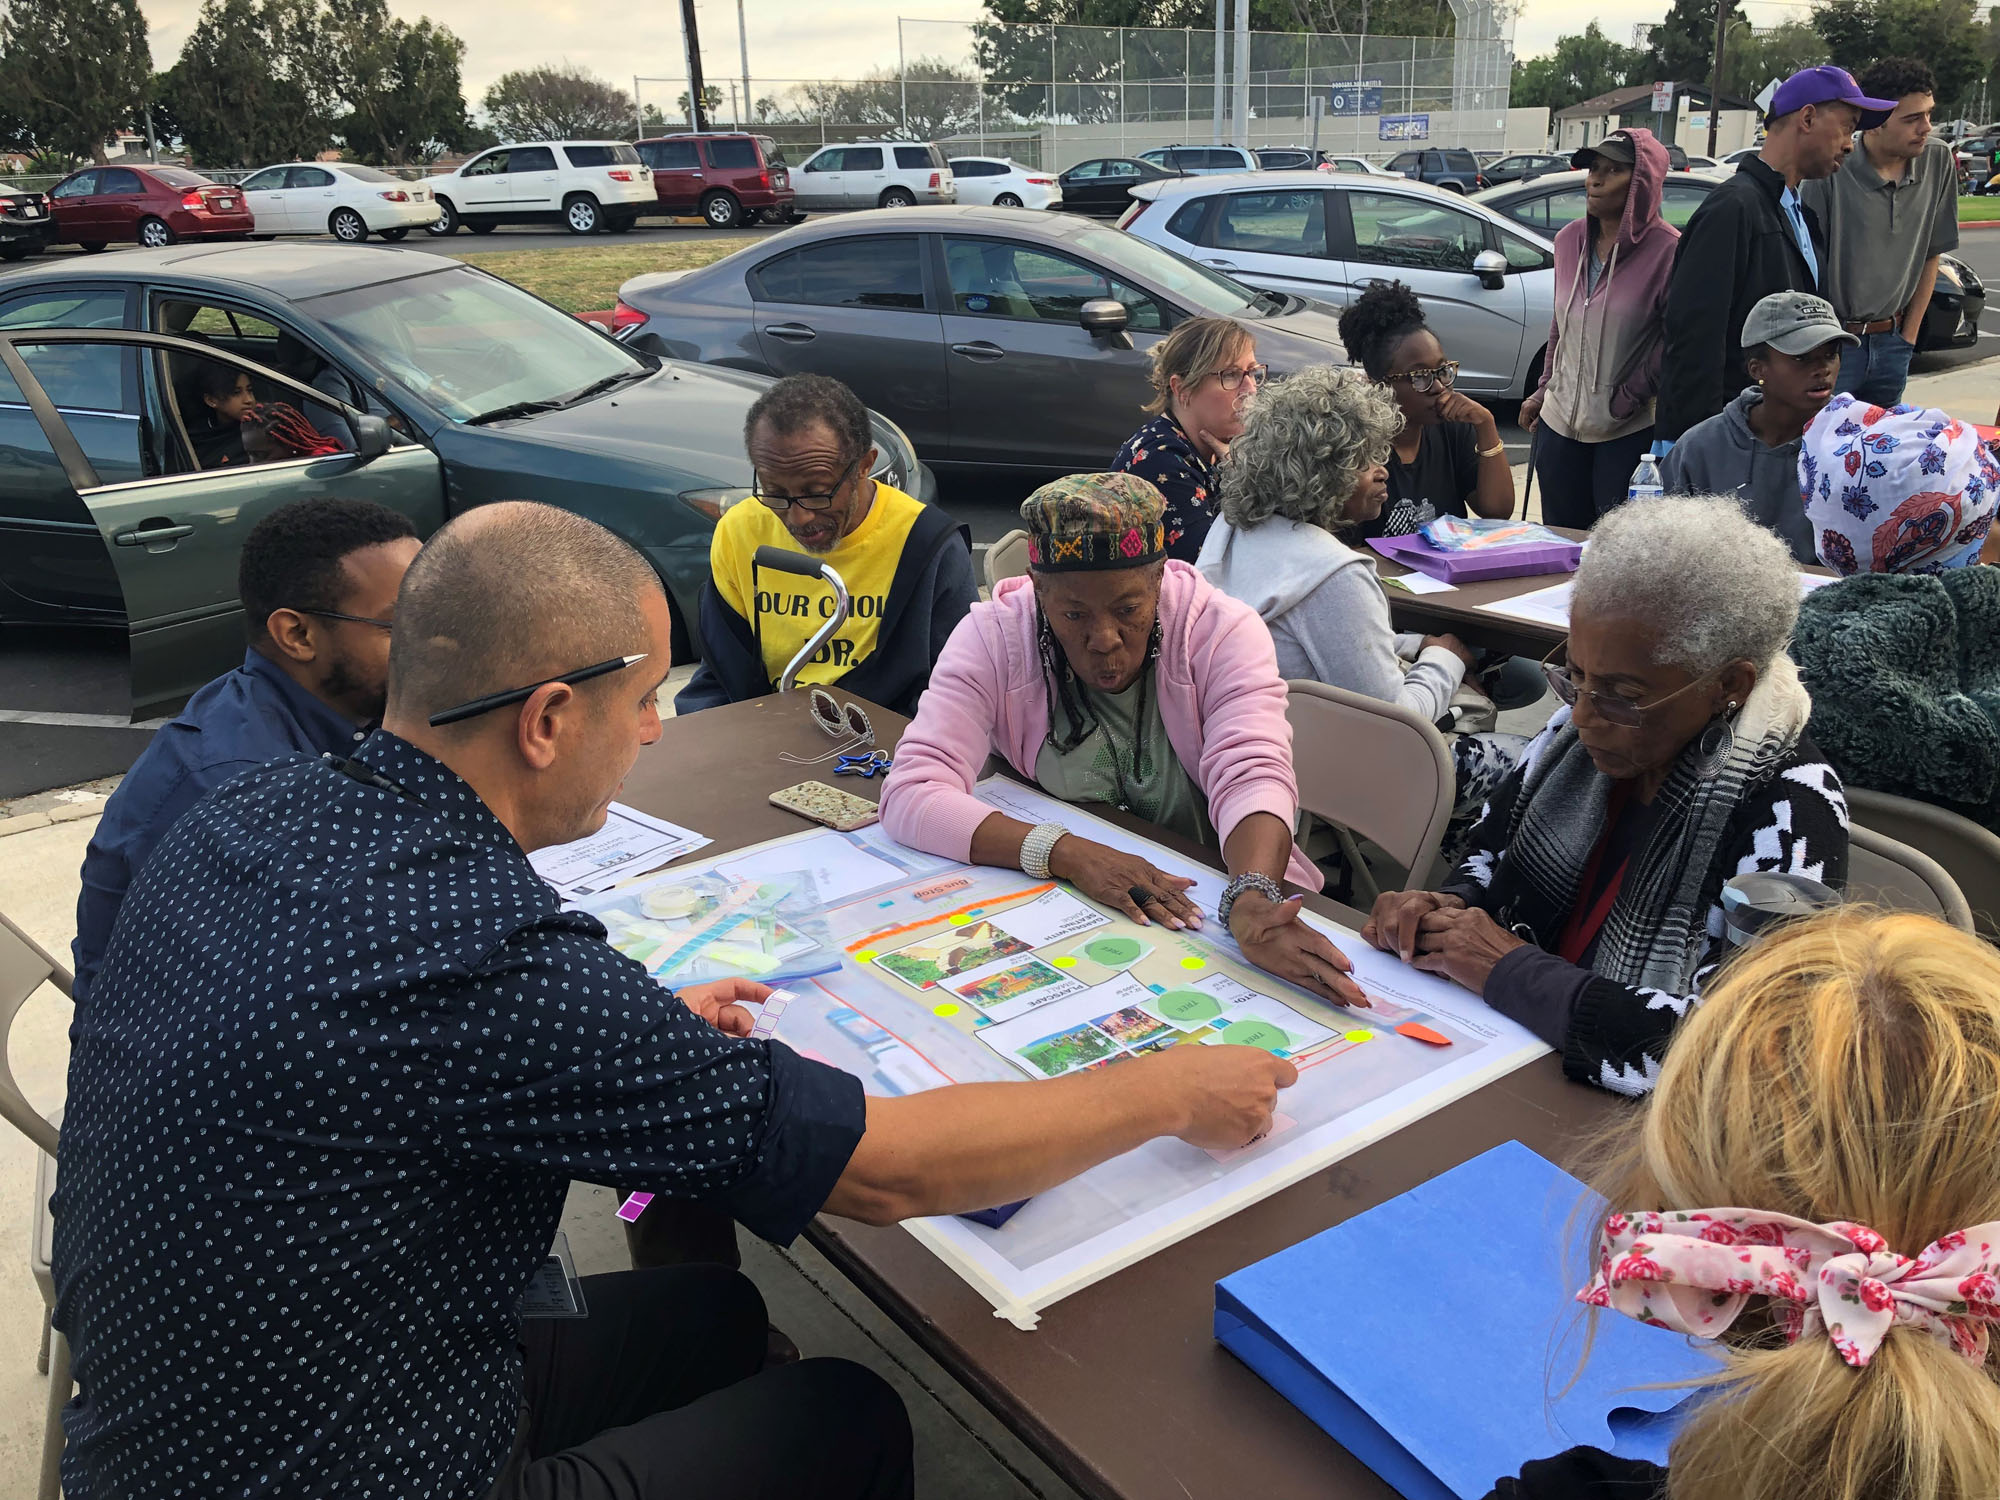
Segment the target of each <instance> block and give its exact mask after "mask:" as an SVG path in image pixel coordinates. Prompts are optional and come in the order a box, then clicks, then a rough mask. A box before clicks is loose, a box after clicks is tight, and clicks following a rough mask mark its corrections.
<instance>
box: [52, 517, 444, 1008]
mask: <svg viewBox="0 0 2000 1500" xmlns="http://www.w3.org/2000/svg"><path fill="white" fill-rule="evenodd" d="M416 555H417V533H416V529H415V528H414V527H412V526H411V525H410V522H409V520H408V518H407V517H404V516H401V515H398V514H397V513H396V512H395V511H393V510H389V509H387V508H386V507H384V506H380V505H377V504H375V503H374V502H373V501H370V500H334V499H317V500H298V501H294V502H293V503H292V504H290V505H286V506H283V507H281V508H279V509H278V510H275V511H272V512H271V514H269V515H268V516H266V517H264V519H263V520H261V521H259V522H258V523H257V524H256V525H255V526H253V527H252V528H251V529H250V534H249V536H247V537H245V538H244V539H243V555H242V558H241V560H240V562H239V563H238V566H237V580H236V587H237V596H238V597H239V598H241V599H242V601H243V615H244V621H245V626H246V628H247V631H248V633H249V637H250V649H249V650H248V651H246V652H245V653H244V655H243V665H242V666H240V667H238V668H237V669H236V670H235V671H233V672H228V673H225V674H224V675H223V676H221V677H218V678H216V679H215V681H213V682H211V683H209V684H208V685H207V686H206V687H204V688H203V689H202V690H201V691H200V692H198V693H196V694H195V695H194V697H192V698H190V699H189V700H188V704H187V707H186V708H184V709H182V710H181V713H180V716H179V717H178V718H176V719H174V720H173V721H172V722H171V723H168V724H166V725H165V726H163V727H162V728H161V730H160V732H159V733H158V734H157V735H155V736H154V737H153V742H152V743H151V744H150V745H148V746H147V747H146V749H145V750H144V752H143V753H142V754H141V755H140V756H139V758H138V759H137V760H136V761H134V762H133V763H132V769H131V770H129V771H127V772H126V773H125V779H124V780H123V781H122V782H120V783H119V786H118V790H117V791H115V792H113V793H112V794H111V800H110V801H109V802H107V803H106V804H105V807H104V815H103V817H102V818H100V819H99V820H98V824H97V832H96V833H95V834H94V835H92V837H91V840H90V849H89V851H88V852H87V853H86V854H85V855H84V857H83V892H82V894H81V895H80V896H78V897H77V903H76V942H75V944H74V945H73V947H72V948H71V954H72V957H73V959H74V966H75V969H76V1001H77V1004H79V1005H82V1004H83V1003H84V1002H85V1001H86V1000H87V999H88V998H89V994H90V987H91V985H92V984H93V983H94V982H95V981H96V978H97V969H98V965H100V964H101V963H103V962H104V951H105V949H106V948H107V947H108V946H109V945H110V942H111V931H112V928H113V927H115V926H116V925H117V922H118V908H119V906H120V905H121V904H122V903H123V902H124V900H125V892H126V890H127V889H128V888H130V886H131V884H132V880H133V877H135V876H136V875H137V874H138V873H139V871H140V869H141V868H143V867H144V865H145V863H146V860H147V857H148V856H149V855H151V853H152V852H153V846H154V845H155V844H156V843H158V842H159V840H160V838H161V836H162V835H163V834H165V833H166V831H167V830H168V829H169V828H171V827H173V826H174V824H175V823H176V822H178V821H179V819H180V817H181V814H183V813H185V812H186V811H187V810H188V809H189V808H190V807H193V806H194V805H195V803H197V802H199V801H200V800H201V799H202V798H203V797H205V796H207V795H208V793H209V792H211V791H213V790H214V789H215V788H216V787H219V786H221V785H222V783H223V782H225V781H227V780H229V778H230V777H232V776H236V775H240V774H241V773H242V772H244V771H247V770H249V769H250V768H251V767H253V766H261V765H263V764H264V763H265V762H266V761H269V760H275V759H276V758H277V757H279V756H280V755H290V754H293V753H295V752H297V751H301V750H303V751H306V752H308V753H310V754H315V755H316V754H318V753H319V752H320V751H322V750H333V751H337V752H339V753H340V754H343V755H345V754H347V753H348V752H349V751H351V750H352V749H353V748H354V746H355V745H356V744H357V743H358V742H359V741H360V740H361V738H362V732H361V729H360V726H362V725H365V724H372V723H374V722H375V721H376V720H378V719H380V718H381V717H382V704H383V700H384V697H385V695H386V693H387V691H388V681H389V616H390V614H391V612H392V611H393V610H394V608H395V604H396V590H397V588H398V587H399V586H400V585H401V584H402V581H403V573H404V570H405V569H407V568H408V567H409V566H410V559H411V558H413V557H415V556H416Z"/></svg>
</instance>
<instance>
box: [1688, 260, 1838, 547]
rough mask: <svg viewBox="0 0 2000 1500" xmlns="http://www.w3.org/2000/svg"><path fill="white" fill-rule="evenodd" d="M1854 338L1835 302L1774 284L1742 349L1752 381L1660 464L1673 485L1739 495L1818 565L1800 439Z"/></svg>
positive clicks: (1829, 395) (1746, 323) (1748, 322)
mask: <svg viewBox="0 0 2000 1500" xmlns="http://www.w3.org/2000/svg"><path fill="white" fill-rule="evenodd" d="M1856 342H1857V340H1856V339H1855V337H1854V335H1853V334H1851V333H1849V332H1848V331H1847V330H1846V329H1844V328H1842V327H1841V326H1840V319H1839V318H1838V317H1836V316H1835V315H1834V311H1833V304H1832V303H1831V302H1828V301H1827V300H1826V299H1825V298H1824V297H1815V296H1814V295H1813V294H1812V293H1810V292H1776V293H1773V294H1772V295H1771V296H1769V297H1766V298H1764V300H1763V301H1761V302H1759V303H1758V304H1757V305H1756V306H1755V307H1753V308H1751V309H1750V316H1749V317H1747V318H1745V319H1744V320H1743V353H1744V356H1745V358H1746V359H1747V361H1748V363H1749V369H1750V379H1751V380H1752V381H1753V382H1754V383H1753V384H1752V385H1751V386H1749V387H1748V388H1747V389H1746V390H1745V391H1744V392H1743V393H1742V394H1741V395H1740V396H1738V397H1737V398H1736V399H1735V400H1734V401H1732V402H1730V403H1729V405H1728V406H1726V407H1724V408H1723V409H1722V410H1721V411H1720V412H1718V413H1717V414H1716V415H1714V416H1712V417H1710V418H1709V419H1708V420H1707V421H1705V422H1698V423H1696V424H1695V425H1694V426H1693V427H1691V428H1689V429H1688V431H1687V432H1685V433H1683V434H1682V435H1681V440H1680V441H1679V442H1678V443H1675V444H1674V447H1673V451H1672V452H1671V453H1669V454H1668V455H1667V457H1666V460H1665V462H1664V463H1662V464H1661V466H1660V478H1661V480H1662V482H1663V484H1664V486H1665V489H1666V492H1667V493H1668V494H1670V495H1734V496H1735V497H1736V498H1737V499H1738V500H1739V501H1740V502H1742V505H1743V509H1744V510H1745V511H1746V512H1748V513H1749V515H1750V517H1751V519H1752V520H1754V521H1756V522H1757V523H1758V524H1759V525H1762V526H1767V527H1769V528H1770V529H1771V530H1772V531H1775V532H1777V534H1778V535H1779V536H1781V537H1783V538H1784V539H1785V542H1786V544H1787V545H1788V546H1790V547H1791V549H1792V556H1793V557H1794V558H1795V559H1797V561H1798V562H1799V563H1800V564H1802V565H1804V566H1807V567H1811V566H1813V565H1814V564H1816V563H1817V562H1818V561H1819V558H1818V556H1817V554H1815V552H1814V551H1813V532H1812V527H1811V526H1810V525H1809V524H1808V523H1807V521H1806V513H1805V506H1804V504H1803V503H1802V502H1801V500H1800V498H1799V439H1800V438H1801V437H1802V436H1803V435H1804V433H1805V430H1806V424H1807V423H1809V422H1810V421H1812V419H1813V418H1814V417H1816V416H1818V415H1819V412H1820V408H1822V407H1824V406H1825V405H1826V403H1827V402H1828V401H1830V400H1832V399H1833V388H1834V383H1835V381H1836V380H1837V379H1838V378H1839V375H1840V355H1841V351H1842V350H1843V349H1846V348H1848V347H1850V346H1852V345H1853V344H1855V343H1856Z"/></svg>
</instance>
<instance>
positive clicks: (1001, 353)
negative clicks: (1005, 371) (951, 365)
mask: <svg viewBox="0 0 2000 1500" xmlns="http://www.w3.org/2000/svg"><path fill="white" fill-rule="evenodd" d="M951 352H952V353H953V354H963V355H964V356H965V357H966V358H967V359H985V360H993V359H1004V358H1006V356H1007V351H1006V350H1005V349H1002V348H1001V347H1000V346H999V345H998V344H989V343H988V342H987V341H986V340H985V339H980V340H978V341H976V342H974V343H970V344H953V345H952V346H951Z"/></svg>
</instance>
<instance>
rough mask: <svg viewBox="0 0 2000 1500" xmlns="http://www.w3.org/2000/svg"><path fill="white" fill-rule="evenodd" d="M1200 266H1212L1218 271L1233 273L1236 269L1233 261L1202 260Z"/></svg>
mask: <svg viewBox="0 0 2000 1500" xmlns="http://www.w3.org/2000/svg"><path fill="white" fill-rule="evenodd" d="M1202 264H1203V265H1205V266H1214V267H1215V268H1216V270H1218V271H1233V270H1235V269H1236V262H1235V261H1233V260H1204V261H1203V262H1202Z"/></svg>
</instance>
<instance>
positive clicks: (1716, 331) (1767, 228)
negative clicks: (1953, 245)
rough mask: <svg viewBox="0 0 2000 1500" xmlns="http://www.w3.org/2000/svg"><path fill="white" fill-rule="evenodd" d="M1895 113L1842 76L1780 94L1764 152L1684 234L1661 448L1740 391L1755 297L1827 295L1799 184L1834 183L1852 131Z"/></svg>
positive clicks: (1808, 71)
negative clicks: (1746, 330)
mask: <svg viewBox="0 0 2000 1500" xmlns="http://www.w3.org/2000/svg"><path fill="white" fill-rule="evenodd" d="M1895 107H1896V101H1895V100H1893V99H1872V98H1870V97H1869V96H1868V95H1866V94H1864V93H1862V92H1861V86H1860V85H1859V84H1857V83H1856V82H1855V81H1854V77H1853V75H1852V74H1850V73H1848V72H1847V71H1846V70H1844V69H1841V68H1834V67H1820V68H1804V69H1801V70H1800V71H1799V72H1797V73H1794V74H1793V75H1792V76H1791V77H1790V78H1787V79H1786V80H1785V81H1784V82H1783V83H1781V84H1780V85H1778V90H1777V92H1776V93H1775V94H1773V95H1772V96H1771V109H1770V114H1769V115H1768V117H1767V123H1766V127H1765V129H1766V135H1765V137H1764V144H1763V146H1762V148H1761V149H1760V150H1759V152H1758V154H1757V155H1756V156H1753V157H1751V158H1750V159H1749V160H1748V161H1746V162H1744V163H1743V165H1742V166H1740V167H1738V168H1737V170H1736V175H1735V176H1733V177H1731V178H1730V179H1729V180H1728V181H1727V182H1725V183H1723V184H1722V186H1720V187H1718V188H1717V189H1716V190H1715V191H1714V192H1712V193H1710V194H1709V195H1708V197H1707V199H1705V200H1704V201H1703V203H1702V205H1701V207H1700V208H1698V209H1696V210H1695V211H1694V217H1693V218H1691V219H1689V220H1688V222H1687V227H1686V228H1685V229H1683V230H1682V231H1681V248H1680V253H1679V254H1678V255H1677V256H1675V258H1674V277H1673V283H1672V285H1671V286H1670V287H1669V288H1668V291H1667V348H1666V357H1665V359H1664V361H1663V363H1662V367H1661V372H1660V406H1659V418H1658V423H1657V425H1658V429H1659V431H1658V434H1657V436H1658V438H1660V439H1662V440H1664V441H1668V442H1671V441H1673V440H1674V439H1676V438H1678V437H1680V435H1681V434H1682V433H1684V432H1686V431H1687V430H1688V429H1689V428H1691V427H1693V426H1694V425H1695V424H1696V423H1698V422H1701V421H1704V420H1705V419H1707V418H1709V417H1712V416H1714V415H1715V414H1716V413H1718V412H1720V411H1721V410H1722V408H1723V406H1724V405H1725V403H1727V402H1728V400H1729V394H1730V392H1731V391H1736V390H1741V389H1742V388H1743V383H1744V377H1745V374H1746V373H1747V372H1746V371H1745V369H1744V364H1743V357H1742V355H1741V354H1739V353H1738V352H1737V351H1738V348H1739V346H1740V345H1742V344H1744V343H1745V342H1747V341H1746V340H1745V339H1744V337H1743V333H1742V330H1743V324H1744V320H1745V319H1746V318H1748V316H1749V314H1750V309H1751V308H1752V307H1753V306H1754V305H1755V304H1756V303H1757V302H1758V301H1759V300H1760V299H1761V298H1764V297H1768V296H1770V295H1771V293H1773V292H1815V293H1817V292H1820V291H1821V290H1822V289H1823V288H1822V282H1821V278H1822V275H1823V272H1824V267H1825V265H1826V260H1827V245H1826V234H1825V232H1824V230H1823V228H1822V226H1821V224H1820V221H1819V217H1818V215H1817V214H1815V213H1814V212H1813V210H1812V209H1811V208H1810V207H1808V206H1807V205H1805V204H1802V203H1801V202H1800V201H1799V184H1800V183H1803V182H1810V181H1813V180H1816V179H1818V178H1821V177H1830V176H1832V175H1833V173H1834V171H1835V170H1836V169H1837V168H1838V167H1839V166H1840V164H1841V163H1842V162H1843V161H1845V160H1846V159H1847V154H1848V153H1849V152H1850V151H1852V150H1853V149H1854V132H1855V131H1856V130H1872V129H1873V128H1874V127H1876V126H1877V125H1880V124H1881V123H1882V122H1883V121H1884V120H1886V119H1888V118H1889V115H1890V113H1891V112H1892V111H1893V110H1894V109H1895Z"/></svg>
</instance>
